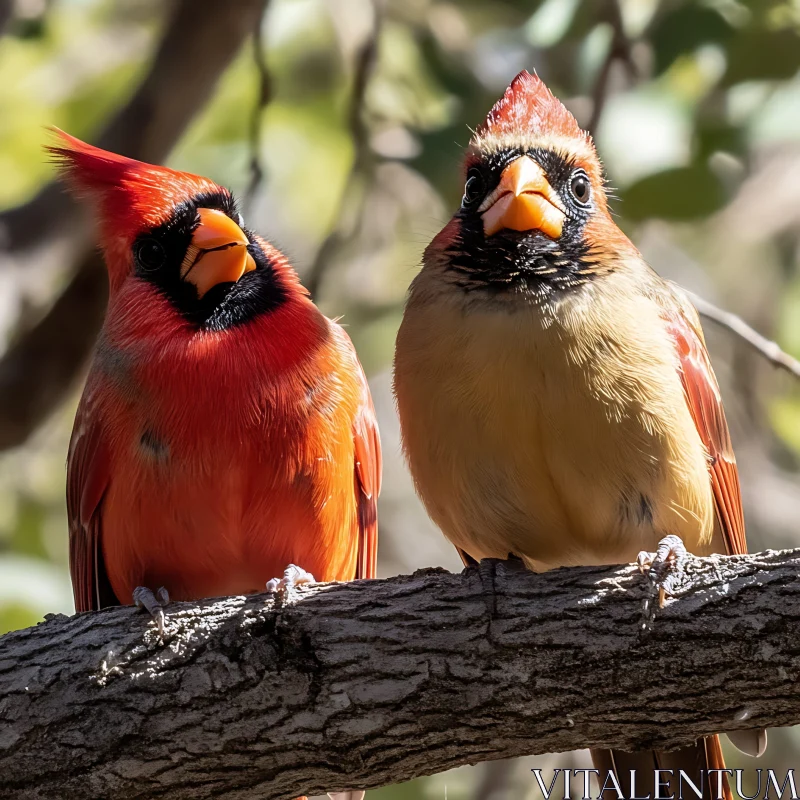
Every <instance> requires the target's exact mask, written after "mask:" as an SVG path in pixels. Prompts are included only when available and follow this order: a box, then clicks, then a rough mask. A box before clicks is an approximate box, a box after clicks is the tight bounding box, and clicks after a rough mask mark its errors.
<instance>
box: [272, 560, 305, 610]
mask: <svg viewBox="0 0 800 800" xmlns="http://www.w3.org/2000/svg"><path fill="white" fill-rule="evenodd" d="M316 582H317V581H316V578H315V577H314V576H313V575H312V574H311V573H310V572H307V571H306V570H304V569H303V568H302V567H298V566H297V565H296V564H289V566H288V567H286V569H285V570H284V571H283V577H282V578H273V579H272V580H269V581H267V591H268V592H272V593H274V594H277V595H278V598H279V599H280V601H281V602H286V601H287V600H288V599H289V598H290V597H291V593H292V591H293V590H294V589H295V588H297V587H298V586H303V585H305V584H309V583H316Z"/></svg>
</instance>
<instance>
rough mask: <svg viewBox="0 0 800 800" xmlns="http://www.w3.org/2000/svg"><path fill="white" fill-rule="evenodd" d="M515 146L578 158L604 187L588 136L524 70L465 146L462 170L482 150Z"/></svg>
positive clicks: (563, 108) (481, 155) (597, 161)
mask: <svg viewBox="0 0 800 800" xmlns="http://www.w3.org/2000/svg"><path fill="white" fill-rule="evenodd" d="M519 148H521V149H523V150H530V149H533V148H542V149H544V150H553V151H555V152H557V153H560V154H562V155H563V156H564V157H566V158H569V159H571V160H576V161H577V163H579V164H580V165H581V166H582V167H583V168H584V169H585V170H586V171H587V173H588V174H589V178H590V180H591V181H592V184H593V185H594V187H595V189H596V190H597V189H601V188H602V186H603V180H604V179H603V168H602V165H601V164H600V160H599V158H598V157H597V151H596V150H595V148H594V142H593V141H592V137H591V136H590V135H589V134H588V133H587V132H586V131H584V130H582V128H581V126H580V125H578V121H577V120H576V119H575V117H574V116H572V114H571V113H570V111H569V110H568V109H567V107H566V106H565V105H564V104H563V103H562V102H561V101H560V100H559V99H558V98H557V97H556V96H555V95H554V94H553V93H552V92H551V91H550V90H549V89H548V88H547V86H546V85H545V83H544V81H543V80H541V78H539V76H538V75H536V74H535V73H534V74H533V75H531V74H530V73H529V72H525V71H523V72H520V73H519V75H517V77H516V78H514V80H513V81H511V85H510V86H509V87H508V89H506V91H505V94H503V96H502V97H501V98H500V99H499V100H498V101H497V102H496V103H495V104H494V105H493V106H492V109H491V111H490V112H489V113H488V115H487V116H486V119H485V120H484V121H483V122H482V123H481V124H480V125H479V126H478V128H477V130H476V131H475V135H474V136H473V137H472V141H471V142H470V146H469V148H468V149H467V154H466V159H465V162H464V167H465V170H466V169H468V168H469V167H470V166H471V165H472V164H473V163H474V162H475V161H479V160H480V159H481V158H482V157H483V156H484V155H485V154H486V153H491V152H496V151H498V150H508V149H519ZM601 194H602V192H601Z"/></svg>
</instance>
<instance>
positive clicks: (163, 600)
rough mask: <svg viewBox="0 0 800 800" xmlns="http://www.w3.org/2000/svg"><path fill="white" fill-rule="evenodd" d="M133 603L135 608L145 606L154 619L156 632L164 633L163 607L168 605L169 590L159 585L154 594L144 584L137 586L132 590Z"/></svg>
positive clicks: (161, 634) (164, 618)
mask: <svg viewBox="0 0 800 800" xmlns="http://www.w3.org/2000/svg"><path fill="white" fill-rule="evenodd" d="M133 604H134V605H135V606H136V608H146V609H147V610H148V612H149V613H150V616H151V617H152V618H153V619H154V620H155V621H156V625H157V626H158V633H159V635H160V636H163V635H164V632H165V631H166V616H165V615H164V609H165V608H166V606H167V605H169V592H168V591H167V590H166V589H165V588H164V587H163V586H161V587H160V588H158V589H156V592H155V594H153V592H152V590H150V589H148V588H147V587H146V586H137V587H136V588H135V589H134V590H133Z"/></svg>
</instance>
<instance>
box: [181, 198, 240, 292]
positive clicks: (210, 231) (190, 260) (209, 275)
mask: <svg viewBox="0 0 800 800" xmlns="http://www.w3.org/2000/svg"><path fill="white" fill-rule="evenodd" d="M197 213H198V215H199V216H200V225H199V226H198V227H197V229H196V230H195V232H194V235H193V236H192V242H191V244H190V245H189V249H188V250H187V251H186V255H185V256H184V259H183V263H182V264H181V278H182V279H183V280H185V281H189V282H190V283H193V284H194V285H195V286H196V287H197V294H198V296H199V297H202V296H203V295H204V294H205V293H206V292H207V291H208V290H209V289H212V288H213V287H214V286H217V285H218V284H220V283H236V281H238V280H239V278H241V277H242V275H244V274H245V273H246V272H251V271H252V270H254V269H255V268H256V262H255V261H254V260H253V256H251V255H250V253H248V252H247V245H249V244H250V241H249V240H248V238H247V236H246V235H245V233H244V231H243V230H242V229H241V228H240V227H239V226H238V225H237V224H236V223H235V222H234V221H233V220H232V219H231V218H230V217H229V216H228V215H227V214H225V213H223V212H222V211H219V210H217V209H216V208H201V209H200V210H199V211H198V212H197Z"/></svg>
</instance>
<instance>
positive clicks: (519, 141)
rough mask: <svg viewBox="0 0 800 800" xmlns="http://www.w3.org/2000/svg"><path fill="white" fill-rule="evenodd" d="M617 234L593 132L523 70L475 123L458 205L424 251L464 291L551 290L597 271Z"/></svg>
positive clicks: (618, 238) (605, 266) (576, 282)
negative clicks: (582, 125)
mask: <svg viewBox="0 0 800 800" xmlns="http://www.w3.org/2000/svg"><path fill="white" fill-rule="evenodd" d="M623 242H627V239H625V237H624V235H623V234H622V232H621V231H620V230H619V228H617V226H616V225H615V224H614V222H613V221H612V220H611V218H610V216H609V212H608V205H607V200H606V193H605V188H604V178H603V168H602V165H601V163H600V160H599V158H598V156H597V152H596V151H595V148H594V144H593V142H592V139H591V137H590V136H589V134H588V133H586V132H585V131H583V130H581V128H580V126H579V125H578V123H577V121H576V119H575V117H573V116H572V114H571V113H570V112H569V111H568V110H567V109H566V108H565V106H564V105H563V104H562V103H561V102H560V101H559V100H558V99H557V98H556V97H554V96H553V94H552V93H551V92H550V90H549V89H548V88H547V86H545V84H544V83H543V82H542V81H541V80H540V79H539V77H538V76H536V75H530V74H529V73H527V72H521V73H520V74H519V75H517V77H516V78H514V80H513V81H512V83H511V85H510V86H509V87H508V89H507V90H506V92H505V94H504V95H503V97H502V98H501V99H500V100H499V101H498V102H497V103H496V104H495V105H494V107H493V108H492V109H491V111H490V112H489V114H488V116H487V117H486V119H485V120H484V122H483V123H482V124H481V125H480V126H479V127H478V128H477V130H476V131H475V134H474V136H473V138H472V141H471V142H470V145H469V147H468V149H467V154H466V158H465V162H464V195H463V198H462V201H461V208H460V209H459V210H458V212H457V213H456V215H455V216H454V217H453V219H452V220H451V222H450V223H449V224H448V225H447V227H445V229H444V230H443V231H442V232H441V233H440V234H439V236H437V237H436V239H434V241H433V242H432V244H431V251H430V253H429V255H431V256H433V257H434V258H436V259H437V260H438V261H439V263H442V260H443V261H444V264H445V268H446V269H447V271H448V272H449V273H450V274H451V276H452V280H453V281H454V282H455V283H456V284H458V285H460V286H462V287H463V288H464V289H465V290H467V291H472V290H476V289H485V290H487V291H490V292H492V293H499V292H505V291H512V292H520V291H522V292H534V293H537V294H542V293H543V294H550V293H552V292H553V291H555V290H558V289H563V288H568V287H570V286H575V285H579V284H581V283H584V282H586V281H588V280H590V279H591V278H592V277H593V276H596V275H598V274H601V273H602V272H603V270H606V269H608V268H609V267H608V261H609V260H608V259H607V258H604V253H606V254H607V248H609V247H612V246H614V245H616V244H619V245H620V246H622V245H623Z"/></svg>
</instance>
